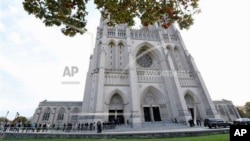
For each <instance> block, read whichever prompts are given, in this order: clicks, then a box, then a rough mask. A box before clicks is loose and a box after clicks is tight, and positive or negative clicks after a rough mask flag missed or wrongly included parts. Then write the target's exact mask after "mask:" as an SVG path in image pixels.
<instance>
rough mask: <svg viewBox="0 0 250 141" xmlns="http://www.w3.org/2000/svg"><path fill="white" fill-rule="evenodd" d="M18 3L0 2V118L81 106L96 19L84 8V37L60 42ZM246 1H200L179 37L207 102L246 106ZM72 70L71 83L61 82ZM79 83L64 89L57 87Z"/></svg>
mask: <svg viewBox="0 0 250 141" xmlns="http://www.w3.org/2000/svg"><path fill="white" fill-rule="evenodd" d="M22 1H23V0H1V1H0V117H1V116H6V113H7V111H9V115H8V118H9V119H11V120H12V119H13V118H14V117H15V115H16V112H19V113H20V115H22V116H26V117H31V116H32V115H33V113H34V111H35V109H36V107H37V106H38V104H39V102H40V101H43V100H45V99H47V100H51V101H82V99H83V91H84V87H85V77H86V73H87V70H88V65H89V57H90V54H91V53H92V50H93V47H94V41H95V33H96V27H97V25H98V24H99V18H100V14H99V12H98V10H96V9H95V6H94V5H93V4H91V3H92V1H91V2H90V4H88V11H89V16H88V25H87V28H88V32H87V34H84V35H78V36H75V37H73V38H70V37H66V36H64V35H63V34H62V33H61V32H60V28H58V27H52V28H47V27H45V26H44V25H43V24H42V22H41V21H40V20H38V19H36V18H35V17H34V16H33V15H32V16H31V15H28V14H27V13H26V12H25V11H24V10H23V8H22ZM249 5H250V1H249V0H238V1H233V0H219V1H218V0H207V1H205V0H201V1H200V7H201V9H202V13H201V14H199V15H197V16H195V24H194V25H193V26H192V27H191V29H190V30H188V31H186V30H183V31H180V32H181V34H182V38H183V40H184V42H185V45H186V47H187V49H188V50H189V52H190V53H191V55H192V56H193V57H194V59H195V62H196V64H197V66H198V68H199V70H200V72H201V74H202V76H203V79H204V81H205V84H206V86H207V88H208V91H209V93H210V95H211V97H212V99H213V100H221V99H227V100H232V101H233V103H234V104H235V105H239V106H242V105H244V104H245V103H246V102H247V101H250V87H249V84H250V8H249ZM71 66H76V67H78V69H79V72H78V73H77V74H76V75H75V76H74V77H73V78H67V77H63V73H64V70H65V68H66V67H71ZM68 80H73V81H79V82H80V84H79V85H65V84H62V83H61V82H62V81H68Z"/></svg>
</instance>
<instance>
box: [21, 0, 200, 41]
mask: <svg viewBox="0 0 250 141" xmlns="http://www.w3.org/2000/svg"><path fill="white" fill-rule="evenodd" d="M198 1H199V0H157V1H156V0H94V3H95V4H96V6H97V9H99V10H100V12H101V15H102V17H103V18H104V19H108V21H109V22H108V25H109V26H113V25H115V24H127V25H128V26H133V25H134V24H135V21H134V19H135V17H138V18H139V19H140V20H141V23H142V24H143V25H144V26H148V25H152V24H153V23H155V22H158V23H159V24H161V26H162V27H163V28H165V29H166V28H168V27H169V26H170V25H171V24H172V23H174V22H177V23H178V24H179V26H180V29H188V28H189V27H190V26H191V25H192V24H193V15H194V14H196V13H199V12H200V9H199V7H198ZM87 2H88V0H24V2H23V7H24V9H25V10H26V11H27V12H28V13H29V14H33V15H35V17H37V18H39V19H41V20H42V21H43V22H44V24H45V25H46V26H53V25H56V26H63V27H62V30H61V31H62V33H63V34H65V35H67V36H74V35H76V34H77V33H80V34H83V33H84V32H85V31H86V28H85V26H86V23H87V21H86V15H87V14H88V12H87V11H86V4H87Z"/></svg>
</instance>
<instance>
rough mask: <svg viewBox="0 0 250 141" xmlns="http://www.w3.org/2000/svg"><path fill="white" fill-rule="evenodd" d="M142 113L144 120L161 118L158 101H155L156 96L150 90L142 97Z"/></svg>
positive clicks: (158, 119) (159, 119) (149, 120)
mask: <svg viewBox="0 0 250 141" xmlns="http://www.w3.org/2000/svg"><path fill="white" fill-rule="evenodd" d="M143 113H144V120H145V122H154V121H161V120H162V118H161V112H160V105H159V102H157V98H156V97H155V95H154V94H153V93H151V92H150V91H149V92H147V93H146V94H145V96H144V99H143Z"/></svg>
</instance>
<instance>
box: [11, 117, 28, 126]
mask: <svg viewBox="0 0 250 141" xmlns="http://www.w3.org/2000/svg"><path fill="white" fill-rule="evenodd" d="M27 121H28V119H27V118H26V117H24V116H18V117H16V118H15V119H14V120H13V121H12V123H14V124H16V123H17V122H22V123H26V122H27Z"/></svg>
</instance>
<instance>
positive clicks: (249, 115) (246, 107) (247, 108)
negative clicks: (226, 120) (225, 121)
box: [244, 102, 250, 118]
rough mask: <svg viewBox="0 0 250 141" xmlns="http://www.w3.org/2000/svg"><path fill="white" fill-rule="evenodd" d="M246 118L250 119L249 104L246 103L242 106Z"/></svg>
mask: <svg viewBox="0 0 250 141" xmlns="http://www.w3.org/2000/svg"><path fill="white" fill-rule="evenodd" d="M244 109H245V115H246V117H248V118H250V102H247V103H246V104H245V106H244Z"/></svg>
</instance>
